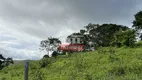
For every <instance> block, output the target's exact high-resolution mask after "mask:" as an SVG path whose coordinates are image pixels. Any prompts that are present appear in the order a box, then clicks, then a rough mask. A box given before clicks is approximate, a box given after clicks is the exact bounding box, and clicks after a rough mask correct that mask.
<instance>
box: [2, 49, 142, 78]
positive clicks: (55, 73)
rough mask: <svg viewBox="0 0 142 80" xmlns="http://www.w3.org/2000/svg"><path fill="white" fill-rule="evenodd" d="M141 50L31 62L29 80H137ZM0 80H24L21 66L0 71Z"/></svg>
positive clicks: (20, 64) (106, 50) (140, 72)
mask: <svg viewBox="0 0 142 80" xmlns="http://www.w3.org/2000/svg"><path fill="white" fill-rule="evenodd" d="M141 67H142V48H141V47H139V48H126V47H123V48H108V47H106V48H101V49H99V50H98V51H94V52H93V51H90V52H79V53H74V54H72V55H71V56H68V55H60V56H58V57H57V59H56V61H55V59H53V58H45V59H42V60H39V61H30V65H29V80H140V79H142V77H141V74H142V68H141ZM0 73H1V74H0V75H1V76H0V79H1V80H20V79H21V80H23V78H24V75H23V74H24V64H23V63H19V64H16V65H10V66H8V67H5V68H4V69H3V70H1V71H0Z"/></svg>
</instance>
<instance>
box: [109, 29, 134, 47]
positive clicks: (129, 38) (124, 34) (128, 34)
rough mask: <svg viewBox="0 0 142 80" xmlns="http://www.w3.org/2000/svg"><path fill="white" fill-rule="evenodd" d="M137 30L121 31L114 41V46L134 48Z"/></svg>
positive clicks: (116, 34)
mask: <svg viewBox="0 0 142 80" xmlns="http://www.w3.org/2000/svg"><path fill="white" fill-rule="evenodd" d="M135 33H136V32H135V30H131V29H129V30H126V31H122V30H121V29H120V30H119V31H118V32H117V33H115V35H114V40H113V42H112V45H113V46H117V47H121V46H127V47H133V46H134V43H135V37H136V34H135Z"/></svg>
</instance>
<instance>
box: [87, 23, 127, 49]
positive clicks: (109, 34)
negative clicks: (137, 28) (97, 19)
mask: <svg viewBox="0 0 142 80" xmlns="http://www.w3.org/2000/svg"><path fill="white" fill-rule="evenodd" d="M119 29H122V30H123V31H125V30H127V29H128V27H126V26H122V25H116V24H102V25H99V26H98V27H97V28H94V29H92V30H90V32H89V34H90V35H91V37H92V41H93V42H96V43H97V44H98V45H99V46H110V42H111V41H112V40H113V35H114V33H116V32H117V31H119Z"/></svg>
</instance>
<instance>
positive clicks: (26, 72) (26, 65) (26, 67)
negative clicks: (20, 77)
mask: <svg viewBox="0 0 142 80" xmlns="http://www.w3.org/2000/svg"><path fill="white" fill-rule="evenodd" d="M28 67H29V62H25V75H24V80H28Z"/></svg>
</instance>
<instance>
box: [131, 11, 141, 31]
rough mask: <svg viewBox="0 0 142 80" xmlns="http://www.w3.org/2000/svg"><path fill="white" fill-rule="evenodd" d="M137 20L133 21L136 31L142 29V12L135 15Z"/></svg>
mask: <svg viewBox="0 0 142 80" xmlns="http://www.w3.org/2000/svg"><path fill="white" fill-rule="evenodd" d="M134 17H135V20H134V21H133V27H135V29H142V11H139V12H138V13H136V14H135V15H134Z"/></svg>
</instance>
